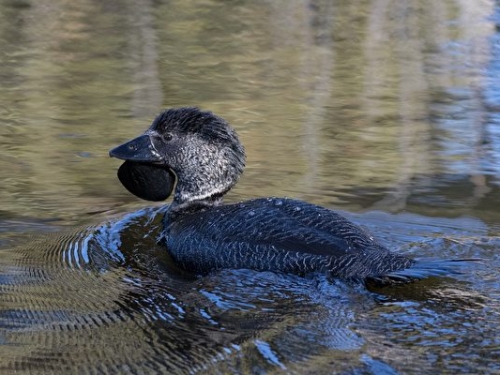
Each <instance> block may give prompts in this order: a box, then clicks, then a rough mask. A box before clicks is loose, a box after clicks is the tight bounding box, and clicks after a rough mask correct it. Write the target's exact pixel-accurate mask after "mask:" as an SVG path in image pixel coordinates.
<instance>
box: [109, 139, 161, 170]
mask: <svg viewBox="0 0 500 375" xmlns="http://www.w3.org/2000/svg"><path fill="white" fill-rule="evenodd" d="M109 156H111V157H113V158H118V159H122V160H129V161H134V162H138V163H157V162H161V161H162V158H161V156H160V153H159V152H158V151H157V150H156V147H155V146H154V144H153V142H152V139H151V137H150V136H149V135H147V134H143V135H141V136H139V137H137V138H134V139H132V140H131V141H128V142H126V143H124V144H122V145H120V146H118V147H116V148H114V149H112V150H111V151H110V152H109Z"/></svg>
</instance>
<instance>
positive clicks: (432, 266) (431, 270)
mask: <svg viewBox="0 0 500 375" xmlns="http://www.w3.org/2000/svg"><path fill="white" fill-rule="evenodd" d="M480 260H481V259H473V258H471V259H452V260H449V259H429V258H422V259H415V260H414V263H413V264H412V265H411V266H410V267H408V268H405V269H402V270H397V271H391V272H389V273H387V274H384V275H380V276H370V277H369V278H368V280H367V281H372V282H375V283H376V284H382V285H391V284H405V283H409V282H412V281H417V280H422V279H426V278H428V277H436V276H437V277H440V276H450V275H458V274H461V273H462V272H463V270H464V268H465V267H467V266H469V265H470V263H471V262H477V261H480Z"/></svg>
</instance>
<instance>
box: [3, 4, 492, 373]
mask: <svg viewBox="0 0 500 375" xmlns="http://www.w3.org/2000/svg"><path fill="white" fill-rule="evenodd" d="M499 25H500V5H499V4H498V2H495V1H493V0H480V1H479V0H478V1H461V0H443V1H430V0H427V1H425V0H413V1H404V2H403V1H395V0H393V1H391V0H375V1H368V0H366V1H364V0H355V1H339V0H337V1H326V0H325V1H295V0H293V1H289V0H286V1H285V0H281V1H271V0H269V1H265V0H264V1H244V0H243V1H215V0H207V1H200V2H195V1H189V0H188V1H186V0H183V1H180V0H178V1H166V0H156V1H147V0H144V1H143V0H140V1H128V0H124V1H106V2H101V1H91V0H82V1H78V2H74V1H64V0H51V1H48V0H41V1H31V0H0V88H1V89H0V191H1V194H0V373H2V374H12V373H18V374H28V373H47V374H51V373H57V374H59V373H60V374H68V373H83V374H87V373H88V374H98V373H104V374H116V373H131V374H147V373H153V374H154V373H169V374H170V373H209V374H211V373H214V374H217V373H254V374H262V373H295V374H332V373H345V374H398V373H399V374H421V373H428V374H431V373H436V374H443V373H449V374H458V373H463V374H469V373H481V374H483V373H485V374H486V373H488V374H489V373H491V374H493V373H500V364H499V362H498V358H500V335H499V334H498V327H499V326H500V293H499V288H500V280H499V276H498V274H499V270H500V256H499V250H500V89H499V87H500V85H499V80H498V77H499V76H500V33H499V31H498V30H499V29H500V26H499ZM183 105H197V106H200V107H202V108H204V109H209V110H212V111H214V112H215V113H216V114H218V115H220V116H222V117H224V118H226V119H227V120H228V121H230V122H231V123H232V124H233V125H234V127H235V128H236V129H237V131H238V132H239V134H240V137H241V139H242V141H243V143H244V145H245V148H246V151H247V155H248V158H247V168H246V170H245V173H244V175H243V178H242V179H241V180H240V182H239V184H238V185H237V187H236V188H235V189H234V190H233V191H231V192H230V193H229V194H228V196H227V201H239V200H244V199H248V198H252V197H260V196H270V195H273V196H290V197H295V198H298V199H304V200H307V201H310V202H313V203H316V204H320V205H323V206H326V207H329V208H332V209H337V210H341V211H343V212H344V213H345V214H346V215H347V216H348V217H349V218H351V219H352V220H354V221H355V222H357V223H359V224H360V225H362V226H364V227H366V228H367V229H368V230H370V231H371V232H372V233H373V234H374V235H375V236H376V237H377V238H379V239H380V241H382V242H383V243H384V244H386V245H387V246H389V247H391V248H392V249H394V251H399V252H403V253H411V254H414V255H415V256H417V257H432V256H435V257H442V258H464V257H465V258H471V257H474V258H482V259H484V261H483V262H482V263H481V264H477V265H473V266H470V267H467V268H466V269H465V270H464V273H463V274H462V275H458V276H456V277H454V278H442V279H431V280H426V281H423V282H419V283H416V284H412V285H407V286H402V287H393V288H386V289H383V290H370V291H368V290H366V289H364V288H362V287H355V286H350V285H343V284H341V283H338V284H335V283H331V282H328V281H326V280H322V279H321V278H310V279H301V278H298V277H292V276H285V275H276V274H272V273H257V272H252V271H245V270H239V271H228V272H221V273H217V274H214V275H211V276H207V277H204V278H198V279H189V278H186V277H183V276H182V275H179V274H178V273H177V272H176V271H175V268H174V267H173V265H172V263H171V261H170V259H169V258H168V255H167V254H166V251H165V249H164V248H163V247H162V246H161V245H158V244H157V239H158V237H159V234H160V231H161V223H160V220H161V215H162V210H163V208H162V205H155V206H152V205H151V204H149V203H147V202H143V201H139V200H138V199H137V198H135V197H133V196H131V195H130V194H129V193H127V192H126V191H125V190H124V189H123V188H122V187H121V186H120V184H119V182H118V180H117V178H116V170H117V168H118V166H119V164H120V163H119V162H118V161H117V160H112V159H110V158H109V157H108V150H109V149H110V148H112V147H114V146H116V145H117V144H119V143H121V142H123V141H125V140H127V139H130V138H131V137H134V136H136V135H138V134H139V133H140V132H142V131H143V130H144V129H145V128H146V127H147V126H148V125H149V123H150V122H151V121H152V119H153V118H154V116H155V115H156V114H158V112H159V111H160V110H161V109H162V108H165V107H172V106H183Z"/></svg>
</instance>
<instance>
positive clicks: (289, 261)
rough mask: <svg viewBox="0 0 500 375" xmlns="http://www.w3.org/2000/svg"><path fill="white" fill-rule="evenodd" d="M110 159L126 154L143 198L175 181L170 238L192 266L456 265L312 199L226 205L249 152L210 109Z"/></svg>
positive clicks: (342, 273) (374, 275)
mask: <svg viewBox="0 0 500 375" xmlns="http://www.w3.org/2000/svg"><path fill="white" fill-rule="evenodd" d="M110 155H111V156H114V157H118V158H120V159H124V160H127V162H126V163H125V164H124V165H123V166H122V168H121V172H120V173H119V177H120V180H121V181H122V183H123V184H124V185H125V186H126V187H127V188H128V189H129V190H130V191H131V192H133V193H134V194H136V195H138V196H140V197H141V198H143V199H150V200H158V199H160V197H161V199H164V197H166V196H169V195H170V193H171V191H172V188H173V182H172V179H173V178H175V177H176V180H177V185H176V189H175V196H174V200H173V202H172V204H171V205H170V207H169V209H168V210H167V212H166V214H165V219H164V233H163V235H164V238H165V240H166V244H167V249H168V251H169V252H170V254H171V255H172V257H173V259H174V260H175V261H176V262H177V264H178V265H179V266H180V267H181V268H183V269H185V270H187V271H191V272H195V273H207V272H210V271H214V270H219V269H238V268H248V269H254V270H257V271H277V272H285V273H293V274H299V275H304V274H308V273H311V272H323V273H326V274H328V275H329V276H332V277H337V278H342V279H354V280H367V279H374V280H379V281H380V280H398V281H407V280H409V279H413V278H422V277H426V276H429V275H440V274H443V273H447V272H448V271H450V270H451V269H452V268H453V265H454V264H453V261H446V260H435V261H416V260H413V259H411V258H409V257H407V256H404V255H400V254H395V253H392V252H390V251H389V250H388V249H387V248H385V247H384V246H382V245H381V244H379V243H378V242H377V241H375V240H374V239H373V238H372V237H371V236H370V235H369V234H367V233H366V232H365V231H364V230H362V229H361V228H359V227H358V226H356V225H355V224H353V223H352V222H350V221H348V220H347V219H345V218H344V217H343V216H341V215H339V214H337V213H335V212H334V211H332V210H329V209H326V208H322V207H319V206H316V205H312V204H309V203H306V202H302V201H297V200H292V199H286V198H262V199H255V200H250V201H247V202H243V203H237V204H229V205H224V204H222V197H223V195H224V194H225V193H226V192H227V191H229V190H230V189H231V187H232V186H233V185H234V184H235V183H236V181H237V180H238V178H239V176H240V174H241V173H242V171H243V168H244V160H245V154H244V149H243V147H242V146H241V144H240V143H239V140H238V137H237V135H236V133H235V132H234V130H233V129H232V128H231V127H230V125H229V124H228V123H227V122H226V121H224V120H223V119H221V118H220V117H217V116H215V115H214V114H212V113H211V112H203V111H200V110H199V109H197V108H181V109H171V110H167V111H165V112H164V113H162V114H161V115H160V116H158V117H157V118H156V120H155V121H154V122H153V124H152V125H151V127H150V128H149V129H148V130H147V131H146V132H145V133H144V135H142V136H140V137H138V138H136V139H134V140H132V141H130V142H127V143H126V144H124V145H122V146H119V147H117V148H115V149H114V150H112V151H111V152H110ZM134 163H140V164H137V168H136V167H135V164H134ZM148 165H150V166H151V172H148ZM162 168H163V170H162ZM174 174H175V177H174ZM156 181H158V183H156ZM139 192H140V193H139Z"/></svg>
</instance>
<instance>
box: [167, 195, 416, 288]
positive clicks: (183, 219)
mask: <svg viewBox="0 0 500 375" xmlns="http://www.w3.org/2000/svg"><path fill="white" fill-rule="evenodd" d="M165 236H166V242H167V247H168V249H169V251H170V253H171V255H172V256H173V258H174V259H175V260H176V261H177V263H178V264H179V265H180V266H181V267H182V268H184V269H187V270H191V271H195V272H199V273H206V272H209V271H211V270H216V269H222V268H250V269H254V270H259V271H263V270H271V271H281V272H291V273H296V274H306V273H309V272H314V271H323V272H324V271H326V272H328V273H330V274H331V275H332V276H335V277H342V278H357V279H364V278H366V277H369V276H380V275H385V274H387V273H389V272H392V271H396V270H400V269H404V268H407V267H409V266H410V265H411V264H412V262H413V261H412V260H411V259H409V258H406V257H404V256H401V255H397V254H393V253H391V252H389V250H387V249H386V248H385V247H383V246H381V245H380V244H378V243H377V242H376V241H375V240H374V239H373V238H372V237H371V236H369V235H368V234H367V233H366V232H365V231H363V230H362V229H361V228H359V227H358V226H356V225H354V224H353V223H351V222H350V221H348V220H347V219H345V218H344V217H343V216H341V215H339V214H337V213H335V212H334V211H331V210H328V209H325V208H322V207H319V206H316V205H312V204H309V203H306V202H302V201H297V200H292V199H285V198H263V199H255V200H250V201H247V202H244V203H238V204H230V205H220V206H214V207H210V208H207V209H200V210H193V211H187V212H184V213H180V214H179V213H176V214H169V213H167V214H166V217H165Z"/></svg>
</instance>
